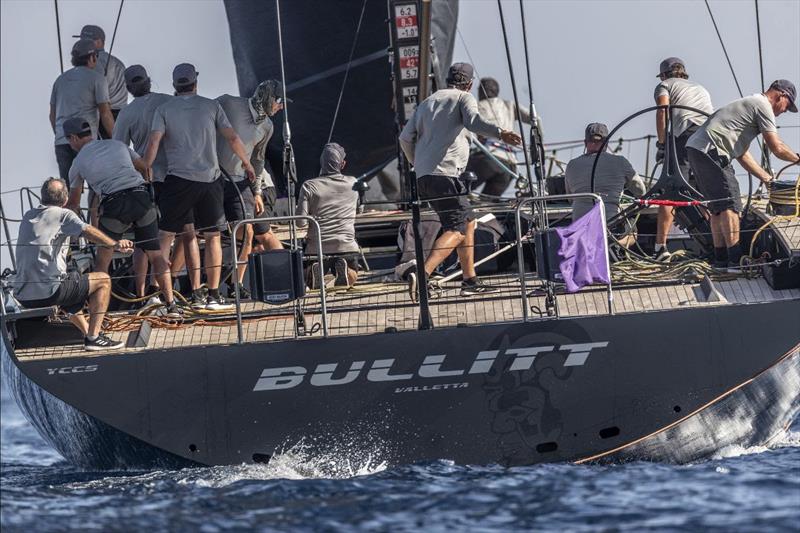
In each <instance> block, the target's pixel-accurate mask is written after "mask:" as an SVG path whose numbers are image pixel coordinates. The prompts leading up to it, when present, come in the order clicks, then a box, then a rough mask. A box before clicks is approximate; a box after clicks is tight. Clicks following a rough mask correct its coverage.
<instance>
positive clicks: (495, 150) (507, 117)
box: [468, 78, 531, 196]
mask: <svg viewBox="0 0 800 533" xmlns="http://www.w3.org/2000/svg"><path fill="white" fill-rule="evenodd" d="M499 94H500V84H499V83H497V80H495V79H494V78H481V80H480V83H479V85H478V113H479V114H480V116H482V117H485V118H486V119H488V120H490V121H491V122H493V123H496V124H497V125H498V126H500V127H501V128H502V129H506V130H512V131H516V129H517V127H516V126H517V106H516V104H515V103H514V102H512V101H511V100H504V99H502V98H500V96H499ZM519 114H520V118H522V122H524V123H525V124H530V123H531V114H530V111H529V110H528V109H527V108H525V107H520V108H519ZM480 141H481V142H483V143H485V144H486V147H487V148H488V149H489V152H491V154H492V155H493V156H494V157H496V158H497V159H499V160H500V161H501V162H502V163H503V164H504V165H505V166H506V167H508V168H509V170H512V171H514V172H516V170H517V156H516V155H515V152H514V150H512V149H511V147H510V146H509V145H508V144H505V143H501V142H498V141H496V140H494V139H484V138H481V139H480ZM468 168H469V169H470V170H472V171H474V172H475V174H476V175H477V176H478V181H477V182H476V183H475V187H477V186H478V185H480V184H481V183H484V184H485V185H484V186H483V190H482V191H481V192H482V193H483V194H486V195H489V196H501V195H502V194H503V193H504V192H505V190H506V189H507V188H508V185H509V183H511V178H512V175H511V174H509V173H508V172H507V171H506V170H504V169H502V168H501V167H500V166H499V165H498V164H497V163H496V162H495V161H493V160H492V159H491V158H490V157H489V156H487V155H486V154H485V153H483V152H482V151H480V150H476V151H475V152H474V153H472V154H471V155H470V157H469V164H468Z"/></svg>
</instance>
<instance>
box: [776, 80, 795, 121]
mask: <svg viewBox="0 0 800 533" xmlns="http://www.w3.org/2000/svg"><path fill="white" fill-rule="evenodd" d="M769 88H770V89H775V90H776V91H780V92H782V93H783V94H785V95H786V96H788V97H789V111H791V112H792V113H797V89H796V88H795V86H794V83H792V82H790V81H789V80H775V81H773V82H772V85H770V86H769Z"/></svg>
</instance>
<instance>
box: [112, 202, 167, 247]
mask: <svg viewBox="0 0 800 533" xmlns="http://www.w3.org/2000/svg"><path fill="white" fill-rule="evenodd" d="M99 226H100V230H101V231H102V232H103V233H105V234H106V235H108V236H109V237H111V238H112V239H114V240H119V239H121V238H122V237H123V235H124V234H125V233H127V232H128V231H130V230H131V229H133V234H134V239H135V240H136V247H137V248H140V249H142V250H150V251H154V250H158V249H159V248H160V246H159V241H158V213H157V212H156V206H155V205H154V204H153V201H152V200H151V199H150V193H149V192H147V191H146V190H132V191H123V192H121V193H118V194H114V195H111V196H109V197H107V198H106V199H104V200H103V201H102V202H101V203H100V223H99Z"/></svg>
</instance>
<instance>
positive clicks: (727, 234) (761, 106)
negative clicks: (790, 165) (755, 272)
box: [686, 80, 800, 269]
mask: <svg viewBox="0 0 800 533" xmlns="http://www.w3.org/2000/svg"><path fill="white" fill-rule="evenodd" d="M796 98H797V89H795V86H794V84H793V83H792V82H790V81H788V80H776V81H774V82H772V85H770V86H769V89H767V91H766V92H764V93H761V94H753V95H751V96H746V97H744V98H741V99H739V100H734V101H733V102H731V103H730V104H728V105H726V106H724V107H721V108H719V109H718V110H717V111H716V112H715V113H714V114H713V115H712V116H711V118H709V119H708V120H707V121H706V122H705V123H704V124H703V125H702V126H701V127H700V128H699V129H698V130H697V131H696V132H695V133H694V135H692V136H691V137H690V138H689V140H688V141H687V143H686V146H687V151H688V153H689V163H690V164H691V166H692V171H693V172H694V175H695V178H696V179H697V185H698V187H699V189H700V192H701V193H702V194H703V196H704V197H705V198H706V199H707V200H711V202H710V203H709V204H708V210H709V211H710V212H711V232H712V238H713V239H714V265H715V266H716V267H719V268H724V267H725V266H726V265H727V266H728V267H729V268H733V269H735V268H738V266H739V263H740V260H741V257H742V250H741V246H740V245H739V213H740V212H741V210H742V199H741V195H740V193H739V183H738V182H737V181H736V176H735V174H734V170H733V166H732V165H731V163H732V162H733V160H734V159H736V160H737V161H739V164H741V165H742V167H744V169H745V170H746V171H747V172H749V173H750V174H753V175H755V176H756V177H757V178H758V179H760V180H761V181H762V182H764V183H769V182H770V181H772V176H771V175H770V173H769V172H767V171H766V170H764V169H763V168H761V167H760V166H759V164H758V163H756V160H755V159H754V158H753V156H752V155H750V152H749V151H748V149H749V148H750V143H751V142H753V139H755V138H756V137H757V136H758V134H759V133H761V135H762V136H763V138H764V143H766V145H767V147H768V148H769V149H770V151H772V153H773V154H775V156H776V157H778V158H780V159H783V160H784V161H790V162H795V161H798V160H800V155H798V154H796V153H794V152H793V151H792V150H790V149H789V147H788V146H786V145H785V144H784V143H783V141H781V138H780V137H779V136H778V128H777V126H776V124H775V117H777V116H778V115H780V114H781V113H783V112H785V111H786V110H787V109H788V110H789V111H791V112H792V113H797V105H796V104H795V100H796Z"/></svg>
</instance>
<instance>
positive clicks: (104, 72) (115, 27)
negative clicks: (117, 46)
mask: <svg viewBox="0 0 800 533" xmlns="http://www.w3.org/2000/svg"><path fill="white" fill-rule="evenodd" d="M123 4H125V0H119V10H118V11H117V21H116V22H115V23H114V31H113V32H112V33H111V45H109V47H108V61H106V68H105V69H104V71H103V76H108V65H109V64H110V63H111V50H113V49H114V40H115V39H116V38H117V28H118V27H119V18H120V16H122V6H123Z"/></svg>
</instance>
